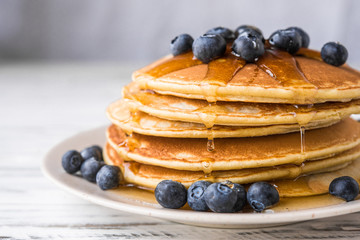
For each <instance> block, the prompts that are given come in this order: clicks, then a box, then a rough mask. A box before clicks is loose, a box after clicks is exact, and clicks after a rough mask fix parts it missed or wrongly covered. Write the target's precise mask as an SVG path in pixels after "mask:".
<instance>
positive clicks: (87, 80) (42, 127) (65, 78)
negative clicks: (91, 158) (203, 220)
mask: <svg viewBox="0 0 360 240" xmlns="http://www.w3.org/2000/svg"><path fill="white" fill-rule="evenodd" d="M133 69H135V66H125V65H123V64H109V63H108V64H95V63H93V64H79V63H77V64H70V63H68V64H41V63H22V64H20V63H16V64H10V63H2V64H1V65H0V239H205V238H206V239H258V240H261V239H360V213H355V214H351V215H345V216H339V217H334V218H328V219H321V220H316V221H309V222H303V223H298V224H294V225H288V226H283V227H276V228H264V229H225V230H224V229H210V228H200V227H191V226H186V225H181V224H176V223H172V222H168V221H163V220H160V219H155V218H150V217H143V216H137V215H133V214H128V213H124V212H119V211H116V210H112V209H108V208H105V207H102V206H98V205H95V204H92V203H90V202H87V201H84V200H82V199H79V198H77V197H75V196H72V195H71V194H69V193H67V192H64V191H63V190H61V189H59V188H58V187H56V186H55V185H54V184H52V183H51V182H50V181H49V180H47V179H45V177H44V176H43V175H42V173H41V171H40V162H41V160H42V158H43V157H44V155H45V154H46V152H47V151H48V150H49V149H50V148H51V147H52V146H53V145H55V144H56V143H58V142H59V141H61V140H63V139H64V138H66V137H70V136H72V135H73V134H75V133H77V132H79V131H86V130H88V129H91V128H95V127H98V126H100V125H105V124H107V123H108V121H107V119H106V118H105V115H104V111H105V107H106V106H107V105H108V104H109V103H110V102H111V101H113V100H115V99H117V98H118V97H119V96H120V90H121V87H122V86H123V85H124V84H125V83H127V82H129V81H130V74H131V71H132V70H133Z"/></svg>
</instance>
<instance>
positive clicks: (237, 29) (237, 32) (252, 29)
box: [235, 25, 263, 37]
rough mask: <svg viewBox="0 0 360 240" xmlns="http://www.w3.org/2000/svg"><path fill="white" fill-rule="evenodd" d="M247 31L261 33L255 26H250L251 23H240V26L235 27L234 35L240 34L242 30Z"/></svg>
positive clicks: (260, 34)
mask: <svg viewBox="0 0 360 240" xmlns="http://www.w3.org/2000/svg"><path fill="white" fill-rule="evenodd" d="M248 31H255V32H257V33H258V35H259V36H262V35H263V34H262V32H261V30H260V29H259V28H257V27H255V26H251V25H241V26H239V27H237V28H236V29H235V35H236V37H237V36H239V35H240V34H242V33H243V32H248Z"/></svg>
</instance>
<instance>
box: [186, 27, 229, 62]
mask: <svg viewBox="0 0 360 240" xmlns="http://www.w3.org/2000/svg"><path fill="white" fill-rule="evenodd" d="M192 50H193V53H194V56H195V57H196V58H197V59H199V60H200V61H202V62H203V63H208V62H210V61H211V60H213V59H214V58H217V57H221V56H222V55H224V53H225V51H226V41H225V39H224V38H223V37H222V36H220V35H213V34H212V35H210V34H206V35H203V36H201V37H199V38H197V39H195V41H194V43H193V45H192Z"/></svg>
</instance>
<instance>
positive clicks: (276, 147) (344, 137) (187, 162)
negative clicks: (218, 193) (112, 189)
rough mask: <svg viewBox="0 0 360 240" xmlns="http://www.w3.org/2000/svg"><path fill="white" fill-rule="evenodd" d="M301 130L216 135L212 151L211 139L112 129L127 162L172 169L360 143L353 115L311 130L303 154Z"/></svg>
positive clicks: (281, 158) (324, 152) (290, 157)
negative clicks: (232, 135)
mask: <svg viewBox="0 0 360 240" xmlns="http://www.w3.org/2000/svg"><path fill="white" fill-rule="evenodd" d="M299 135H300V134H299V133H288V134H281V135H272V136H264V137H252V138H221V139H216V145H217V146H216V150H215V151H213V152H208V151H207V148H206V142H207V140H206V139H197V138H192V139H186V140H185V139H179V138H163V137H154V136H146V135H141V134H136V133H133V134H131V135H129V136H127V135H126V134H125V133H124V132H123V131H122V130H121V129H120V128H117V127H116V126H111V127H109V128H108V132H107V139H108V141H109V143H110V144H111V145H112V146H113V147H114V148H115V149H117V150H118V151H119V153H120V154H122V157H123V158H124V159H125V160H134V161H136V162H139V163H144V164H150V165H156V166H162V167H167V168H172V169H179V170H189V171H204V172H207V173H210V172H212V171H216V170H233V169H243V168H257V167H266V166H276V165H282V164H288V163H293V164H297V165H299V164H301V163H302V162H304V161H305V160H317V159H321V158H325V157H328V156H330V155H332V154H337V153H340V152H343V151H346V150H349V149H351V148H353V147H355V146H357V145H358V144H359V143H360V124H359V123H357V122H356V121H354V120H352V119H350V118H348V119H345V120H343V121H341V122H339V123H337V124H334V125H332V126H330V127H326V128H320V129H315V130H310V131H307V133H306V142H305V143H303V144H304V147H305V149H306V151H305V152H303V151H302V150H303V149H302V147H301V144H300V141H301V138H300V136H299Z"/></svg>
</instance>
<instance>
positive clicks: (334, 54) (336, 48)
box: [321, 42, 348, 66]
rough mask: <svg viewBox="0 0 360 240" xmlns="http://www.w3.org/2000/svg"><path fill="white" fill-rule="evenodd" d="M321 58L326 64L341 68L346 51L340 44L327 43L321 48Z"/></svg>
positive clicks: (346, 56)
mask: <svg viewBox="0 0 360 240" xmlns="http://www.w3.org/2000/svg"><path fill="white" fill-rule="evenodd" d="M321 58H322V59H323V60H324V62H326V63H328V64H331V65H334V66H341V65H343V64H344V63H345V62H346V60H347V58H348V51H347V50H346V48H345V47H344V46H343V45H341V44H340V43H335V42H328V43H326V44H325V45H324V46H323V47H322V48H321Z"/></svg>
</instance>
